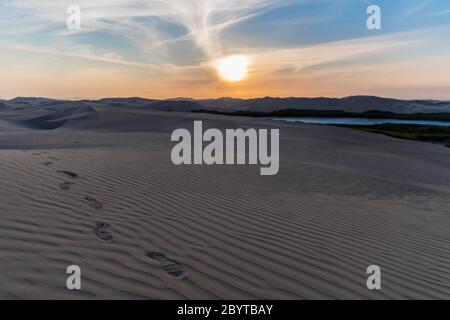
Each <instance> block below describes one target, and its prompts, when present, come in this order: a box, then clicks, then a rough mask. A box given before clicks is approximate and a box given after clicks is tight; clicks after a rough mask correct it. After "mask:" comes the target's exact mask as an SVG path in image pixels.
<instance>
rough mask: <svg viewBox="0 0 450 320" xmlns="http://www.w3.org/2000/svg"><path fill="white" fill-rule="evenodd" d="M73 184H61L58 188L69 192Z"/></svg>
mask: <svg viewBox="0 0 450 320" xmlns="http://www.w3.org/2000/svg"><path fill="white" fill-rule="evenodd" d="M73 184H74V183H72V182H63V183H61V184H60V185H59V187H60V188H61V189H62V190H70V189H71V188H72V185H73Z"/></svg>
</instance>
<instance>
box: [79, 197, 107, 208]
mask: <svg viewBox="0 0 450 320" xmlns="http://www.w3.org/2000/svg"><path fill="white" fill-rule="evenodd" d="M84 200H86V201H87V203H88V204H89V205H90V206H91V208H94V209H97V210H99V209H101V208H103V205H102V204H101V203H100V202H98V201H97V199H95V198H94V197H84Z"/></svg>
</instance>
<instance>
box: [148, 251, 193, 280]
mask: <svg viewBox="0 0 450 320" xmlns="http://www.w3.org/2000/svg"><path fill="white" fill-rule="evenodd" d="M145 255H146V256H147V257H148V258H150V259H151V260H152V262H153V263H154V264H156V265H157V266H159V267H161V269H162V270H163V271H164V272H166V273H168V274H169V275H170V276H172V277H174V278H175V279H178V280H182V279H185V278H186V275H185V273H184V267H183V265H182V264H181V263H179V262H177V261H175V260H171V259H169V258H167V257H166V256H165V254H163V253H161V252H153V251H148V252H146V253H145Z"/></svg>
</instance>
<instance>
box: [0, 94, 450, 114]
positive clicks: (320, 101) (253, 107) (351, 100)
mask: <svg viewBox="0 0 450 320" xmlns="http://www.w3.org/2000/svg"><path fill="white" fill-rule="evenodd" d="M3 103H4V104H6V105H9V106H13V107H14V106H19V107H26V106H37V105H39V106H58V105H67V104H68V105H71V104H75V103H76V104H78V105H79V104H86V105H92V106H110V107H125V108H141V109H150V110H160V111H167V110H171V111H192V110H199V109H205V110H216V111H259V112H272V111H279V110H287V109H292V110H307V109H308V110H310V109H312V110H344V111H347V112H356V113H358V112H366V111H372V110H378V111H388V112H396V113H433V112H450V102H449V101H438V100H400V99H391V98H381V97H375V96H350V97H345V98H295V97H292V98H273V97H265V98H256V99H237V98H217V99H197V100H196V99H190V98H175V99H167V100H157V99H144V98H137V97H136V98H105V99H100V100H79V101H65V100H57V99H46V98H26V97H18V98H14V99H11V100H8V101H3Z"/></svg>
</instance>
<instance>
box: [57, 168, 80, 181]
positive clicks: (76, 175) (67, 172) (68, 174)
mask: <svg viewBox="0 0 450 320" xmlns="http://www.w3.org/2000/svg"><path fill="white" fill-rule="evenodd" d="M58 172H59V173H64V174H65V175H66V176H69V177H71V178H72V179H75V178H78V173H74V172H71V171H65V170H64V171H58Z"/></svg>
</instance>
